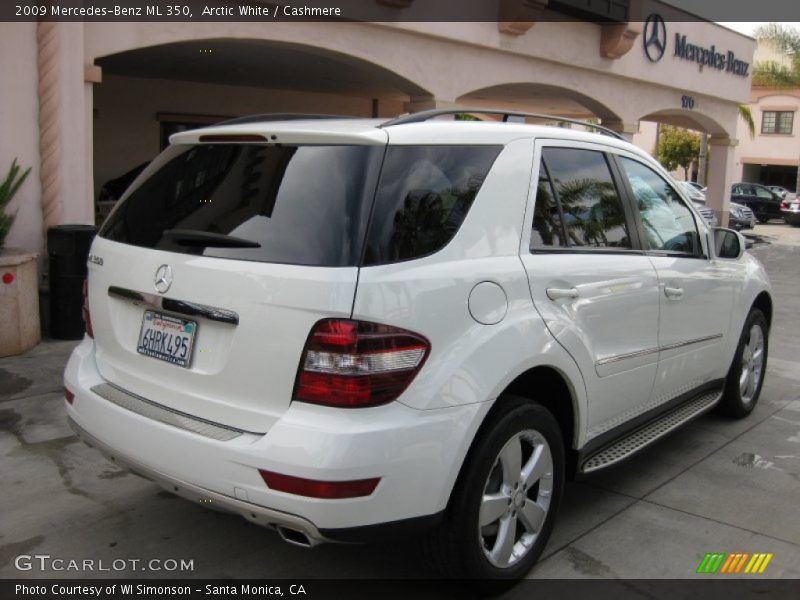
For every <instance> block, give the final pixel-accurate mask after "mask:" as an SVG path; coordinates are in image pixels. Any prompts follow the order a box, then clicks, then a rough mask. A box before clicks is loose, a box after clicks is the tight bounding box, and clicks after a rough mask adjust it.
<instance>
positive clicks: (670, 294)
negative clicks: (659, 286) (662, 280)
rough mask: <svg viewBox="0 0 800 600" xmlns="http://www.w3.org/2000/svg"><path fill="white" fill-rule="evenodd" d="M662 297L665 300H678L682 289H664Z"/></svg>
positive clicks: (681, 294)
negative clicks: (665, 298)
mask: <svg viewBox="0 0 800 600" xmlns="http://www.w3.org/2000/svg"><path fill="white" fill-rule="evenodd" d="M664 295H665V296H666V297H667V298H680V297H681V296H683V288H679V287H664Z"/></svg>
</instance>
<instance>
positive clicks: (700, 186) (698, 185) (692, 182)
mask: <svg viewBox="0 0 800 600" xmlns="http://www.w3.org/2000/svg"><path fill="white" fill-rule="evenodd" d="M684 183H686V184H688V185H690V186H691V187H693V188H694V189H696V190H697V191H698V192H702V191H704V190H705V189H706V188H705V187H704V186H702V185H700V184H699V183H697V182H696V181H686V182H684Z"/></svg>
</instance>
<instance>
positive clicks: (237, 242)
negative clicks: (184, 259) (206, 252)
mask: <svg viewBox="0 0 800 600" xmlns="http://www.w3.org/2000/svg"><path fill="white" fill-rule="evenodd" d="M164 235H166V236H168V237H169V238H170V239H172V240H174V241H175V243H176V244H178V245H180V246H205V247H213V248H261V244H259V243H258V242H254V241H252V240H246V239H244V238H238V237H234V236H232V235H225V234H223V233H212V232H210V231H200V230H195V229H167V230H166V231H165V232H164Z"/></svg>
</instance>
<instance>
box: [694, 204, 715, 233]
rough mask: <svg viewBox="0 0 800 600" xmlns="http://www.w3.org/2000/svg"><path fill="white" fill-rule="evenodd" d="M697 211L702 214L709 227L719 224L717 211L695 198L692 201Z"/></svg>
mask: <svg viewBox="0 0 800 600" xmlns="http://www.w3.org/2000/svg"><path fill="white" fill-rule="evenodd" d="M692 204H694V206H695V208H696V209H697V211H698V212H699V213H700V214H701V215H702V217H703V220H705V222H706V223H707V224H708V226H709V227H716V226H717V225H719V219H717V213H715V212H714V211H713V210H711V209H710V208H708V207H707V206H706V205H705V203H704V202H698V201H696V200H693V201H692Z"/></svg>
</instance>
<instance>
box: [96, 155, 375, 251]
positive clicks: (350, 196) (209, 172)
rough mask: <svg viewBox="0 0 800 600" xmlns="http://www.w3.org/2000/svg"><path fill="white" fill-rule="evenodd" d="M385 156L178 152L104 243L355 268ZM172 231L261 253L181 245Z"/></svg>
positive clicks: (156, 165) (127, 206) (132, 196)
mask: <svg viewBox="0 0 800 600" xmlns="http://www.w3.org/2000/svg"><path fill="white" fill-rule="evenodd" d="M382 154H383V147H369V146H265V145H258V144H200V145H195V146H190V145H176V146H172V147H170V148H168V149H167V150H166V151H165V152H163V153H162V154H161V155H160V156H159V157H158V158H157V159H156V160H154V161H153V163H152V164H151V165H150V166H149V167H148V168H147V170H146V171H145V173H144V174H143V176H142V177H140V178H139V179H138V180H137V182H135V183H134V186H133V187H132V188H131V189H130V190H129V191H128V192H127V193H126V196H125V197H124V198H123V199H122V200H121V202H122V205H121V206H120V207H119V208H118V210H116V211H115V212H114V213H113V214H112V216H111V217H110V218H109V219H108V221H107V222H106V224H105V225H104V227H103V229H102V231H101V233H100V235H101V236H103V237H106V238H108V239H110V240H113V241H117V242H123V243H126V244H133V245H135V246H142V247H145V248H156V249H159V250H169V251H172V252H182V253H187V254H201V255H204V256H215V257H220V258H233V259H240V260H255V261H264V262H278V263H290V264H300V265H321V266H346V265H357V264H358V262H359V259H360V256H361V250H362V243H363V242H362V240H363V239H364V235H365V231H366V222H367V217H368V214H369V206H370V203H371V200H372V197H373V194H374V190H375V182H376V180H377V172H378V169H379V166H380V159H381V156H382ZM172 229H179V230H191V231H194V232H206V233H215V234H223V235H229V236H234V237H236V238H242V239H244V240H248V241H251V242H254V243H255V244H253V245H258V246H259V247H252V248H242V247H233V248H231V247H228V248H224V247H214V246H208V245H202V244H201V243H198V242H197V240H195V241H194V242H193V243H191V244H188V245H187V243H186V240H183V241H180V240H176V239H175V238H174V236H173V235H170V234H167V233H165V232H168V231H169V230H172Z"/></svg>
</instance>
